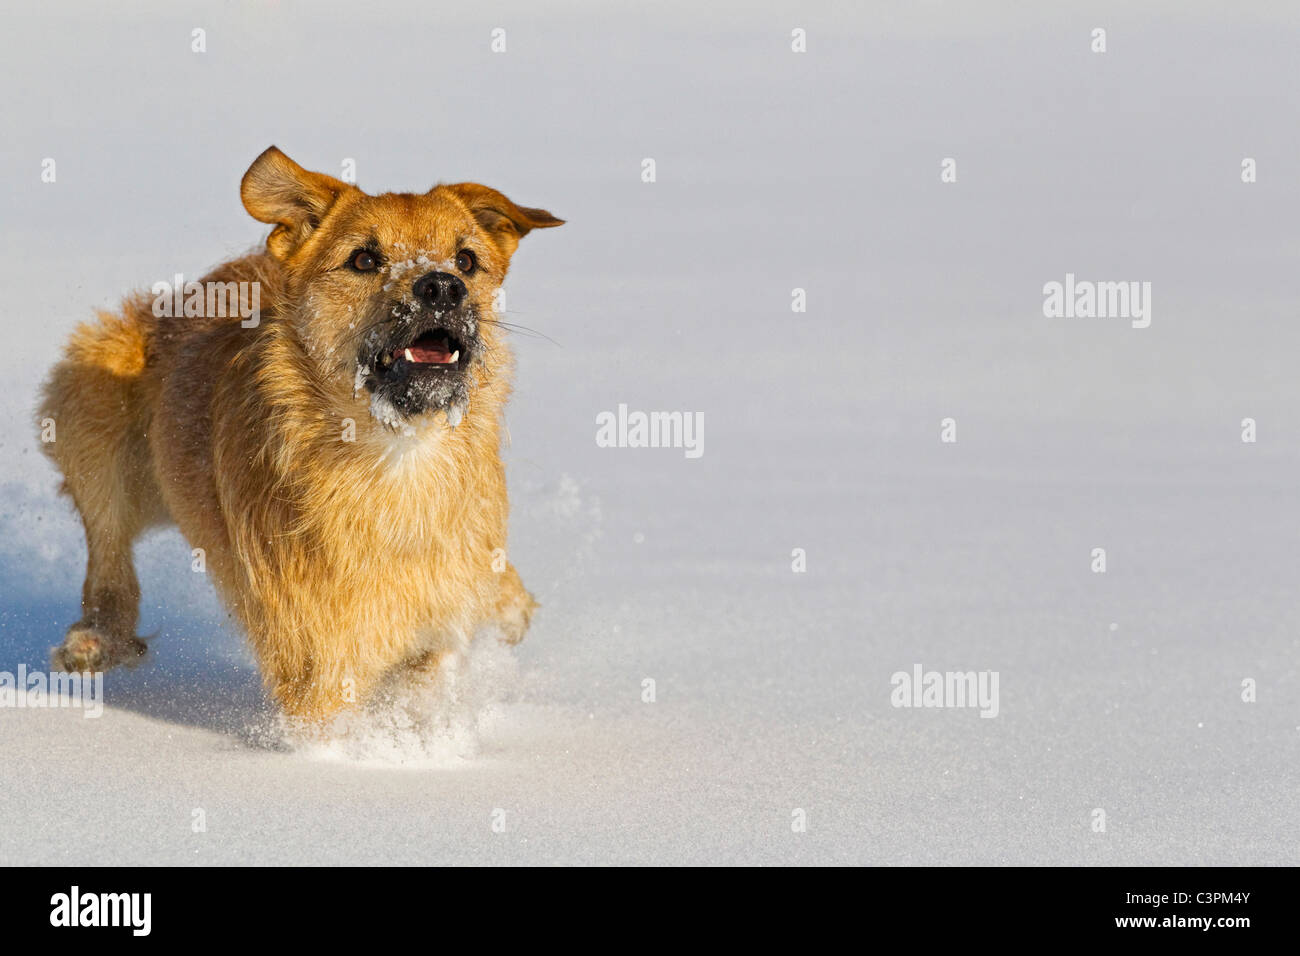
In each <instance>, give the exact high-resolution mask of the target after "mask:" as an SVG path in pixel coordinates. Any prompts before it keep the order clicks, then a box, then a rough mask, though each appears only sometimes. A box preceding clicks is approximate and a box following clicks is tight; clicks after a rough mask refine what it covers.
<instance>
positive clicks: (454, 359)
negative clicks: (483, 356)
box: [447, 349, 460, 365]
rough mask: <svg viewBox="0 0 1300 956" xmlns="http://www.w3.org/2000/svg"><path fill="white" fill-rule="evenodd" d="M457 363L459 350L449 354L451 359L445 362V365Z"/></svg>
mask: <svg viewBox="0 0 1300 956" xmlns="http://www.w3.org/2000/svg"><path fill="white" fill-rule="evenodd" d="M459 361H460V349H457V350H456V351H454V352H452V353H451V359H450V360H449V361H448V362H447V364H448V365H455V364H456V363H457V362H459Z"/></svg>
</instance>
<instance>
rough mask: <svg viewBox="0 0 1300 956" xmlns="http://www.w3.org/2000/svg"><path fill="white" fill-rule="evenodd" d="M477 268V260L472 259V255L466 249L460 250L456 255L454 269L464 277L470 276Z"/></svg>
mask: <svg viewBox="0 0 1300 956" xmlns="http://www.w3.org/2000/svg"><path fill="white" fill-rule="evenodd" d="M477 267H478V259H476V258H474V253H472V252H470V251H469V250H468V249H462V250H460V252H458V253H456V268H457V269H459V270H460V271H461V272H463V273H465V275H472V274H473V272H474V270H475V268H477Z"/></svg>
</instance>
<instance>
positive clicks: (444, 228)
mask: <svg viewBox="0 0 1300 956" xmlns="http://www.w3.org/2000/svg"><path fill="white" fill-rule="evenodd" d="M240 195H241V197H242V199H243V201H244V207H245V208H246V209H247V210H248V212H249V213H250V214H251V215H252V216H253V218H255V219H258V220H260V221H262V222H266V223H272V224H274V226H275V228H274V229H273V230H272V231H271V235H270V237H269V238H268V239H267V243H266V244H267V249H268V251H269V252H270V254H271V255H272V256H274V257H275V258H276V259H278V260H280V262H281V264H282V265H283V267H284V273H285V284H286V288H285V292H286V299H287V301H286V302H285V303H284V306H285V308H284V309H283V310H282V311H283V312H284V316H285V318H286V320H288V321H291V322H293V323H295V325H296V330H297V334H298V338H299V340H300V341H301V342H302V344H303V346H304V349H305V351H306V352H307V353H308V355H309V357H310V359H311V360H312V361H314V362H315V363H316V364H317V366H318V368H317V370H318V372H319V373H320V374H321V375H322V376H323V377H324V378H325V380H326V381H332V383H333V384H339V385H346V386H347V387H350V388H352V389H353V390H354V392H355V393H356V394H358V396H359V395H360V394H361V393H362V391H363V390H364V391H365V392H368V393H369V402H370V409H371V412H372V414H374V415H375V417H376V418H378V419H379V420H380V421H382V422H384V424H387V425H390V426H397V425H399V424H403V423H405V422H406V421H407V420H408V419H411V418H414V417H415V416H418V415H421V414H426V413H434V412H438V411H443V412H445V413H446V415H447V420H448V422H449V423H450V424H452V425H456V424H457V423H458V422H459V421H460V418H461V416H462V415H463V414H464V411H465V409H466V407H467V406H468V404H469V401H470V398H471V394H472V392H473V390H474V389H475V387H476V383H477V382H478V381H479V380H480V378H481V375H482V373H490V370H491V368H492V364H493V353H494V351H495V350H497V349H498V348H499V347H500V342H499V336H498V332H497V323H496V320H495V319H494V311H495V310H494V306H495V303H494V297H495V295H496V292H497V290H498V289H499V288H500V286H501V281H502V280H503V279H504V278H505V275H506V270H507V269H508V268H509V265H510V257H511V255H513V253H514V251H515V248H516V247H517V246H518V244H519V240H520V239H521V238H522V237H523V236H525V235H527V234H528V232H529V231H530V230H533V229H539V228H543V227H547V226H558V225H561V224H562V223H563V220H562V219H557V218H555V217H554V216H552V215H551V214H550V213H549V212H547V211H546V210H544V209H528V208H525V207H522V206H517V205H515V204H514V203H513V202H511V201H510V200H509V199H507V198H506V197H505V196H503V195H502V194H501V193H499V192H497V191H496V190H495V189H489V188H488V187H486V186H480V185H478V184H477V183H459V184H456V185H451V186H435V187H434V188H433V189H431V190H429V191H428V192H427V193H385V194H383V195H379V196H369V195H367V194H366V193H363V192H362V191H361V190H360V189H358V188H356V187H355V186H352V185H350V184H348V183H344V182H342V181H340V180H338V179H334V178H333V177H331V176H326V175H324V174H323V173H313V172H309V171H308V170H306V169H303V168H302V167H301V166H299V165H298V164H297V163H295V162H294V161H293V160H291V159H290V158H289V157H288V156H286V155H285V154H284V153H282V152H280V150H278V149H276V148H275V147H274V146H272V147H271V148H270V149H268V150H267V151H266V152H264V153H263V154H262V155H261V156H259V157H257V159H256V160H254V162H253V165H252V166H250V167H249V169H248V172H247V173H245V174H244V179H243V182H242V184H241V186H240Z"/></svg>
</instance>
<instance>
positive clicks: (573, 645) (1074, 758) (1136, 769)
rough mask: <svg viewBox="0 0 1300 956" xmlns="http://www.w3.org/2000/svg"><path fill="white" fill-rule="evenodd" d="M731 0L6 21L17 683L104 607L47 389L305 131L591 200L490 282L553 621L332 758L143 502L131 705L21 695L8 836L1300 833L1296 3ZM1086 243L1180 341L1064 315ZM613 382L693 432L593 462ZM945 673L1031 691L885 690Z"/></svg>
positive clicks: (1056, 840) (413, 173)
mask: <svg viewBox="0 0 1300 956" xmlns="http://www.w3.org/2000/svg"><path fill="white" fill-rule="evenodd" d="M698 6H699V5H696V4H689V3H685V2H681V3H675V4H669V5H663V4H656V5H654V6H653V8H652V9H653V12H651V10H649V9H648V10H647V11H645V12H642V13H637V14H629V13H620V14H619V15H618V17H617V18H611V15H610V14H609V13H608V12H606V11H605V10H604V9H603V5H599V6H598V5H596V4H580V5H570V6H567V7H564V6H561V7H559V8H558V10H556V11H548V12H546V13H542V12H539V9H538V5H536V4H518V5H514V4H505V5H497V6H496V7H494V8H493V9H491V10H488V11H483V10H479V9H476V8H444V7H435V6H431V5H429V4H422V3H412V4H410V5H406V6H401V7H385V6H384V5H383V4H366V5H360V6H358V5H351V4H347V5H345V4H311V5H310V6H308V5H305V4H292V3H279V4H262V3H248V4H240V5H228V4H219V5H218V4H210V5H197V6H195V7H194V9H190V10H185V9H183V8H178V7H174V6H168V7H166V8H165V9H164V10H162V12H150V11H148V8H147V7H145V6H143V5H140V4H137V3H131V2H127V3H120V4H113V5H108V6H104V5H91V4H86V5H84V6H81V7H76V6H74V7H72V8H69V9H66V10H64V11H63V12H56V11H54V10H52V9H46V8H41V7H30V8H28V9H26V10H25V11H23V12H20V13H15V14H7V15H6V18H7V19H6V30H5V32H4V35H3V37H0V63H3V66H2V67H0V70H3V76H4V78H5V80H6V82H7V86H8V87H9V94H8V95H7V97H6V99H7V107H6V111H7V112H6V118H7V120H8V122H7V123H6V136H5V137H4V139H3V141H2V142H0V172H3V178H4V181H5V183H6V188H5V190H4V193H3V198H2V199H0V204H2V205H0V243H2V245H0V250H2V252H3V254H2V255H0V278H2V279H3V286H2V287H3V289H4V297H5V307H4V310H3V313H2V314H0V332H3V333H4V347H3V349H2V350H0V353H2V354H0V370H2V371H3V373H4V376H5V381H6V383H7V387H6V388H5V390H4V392H3V396H2V397H0V401H2V403H3V404H2V405H0V488H2V491H3V495H2V498H0V501H2V504H0V588H2V589H3V590H2V592H0V594H2V596H0V671H8V672H14V671H16V670H17V668H18V667H19V666H20V665H25V666H26V667H27V668H28V669H38V670H40V669H44V667H45V664H46V659H47V652H48V649H49V647H50V646H52V645H54V644H56V643H58V642H59V640H60V639H61V637H62V634H63V630H64V629H65V628H66V626H67V625H68V624H69V623H70V622H71V621H72V620H74V619H75V617H76V616H77V613H78V612H77V601H78V597H79V589H80V584H81V574H82V567H83V562H84V546H83V544H82V541H81V536H80V528H79V526H78V524H77V522H76V519H75V517H74V515H73V513H72V511H71V509H70V506H69V505H68V504H67V503H65V502H63V501H60V500H58V499H56V498H55V496H54V488H55V483H56V479H55V476H54V473H53V471H52V469H51V468H50V467H49V466H48V465H47V463H46V462H45V460H44V459H43V457H42V456H41V455H40V454H39V450H38V447H37V441H36V437H35V425H34V423H33V421H32V414H31V409H32V406H33V403H34V395H35V391H36V388H37V386H38V383H39V381H40V379H41V378H42V376H43V375H44V373H45V371H46V369H47V368H48V367H49V365H50V364H51V363H52V362H53V360H54V359H55V357H56V355H57V354H58V350H59V348H60V346H61V343H62V341H63V340H64V338H65V337H66V335H67V333H68V332H69V331H70V329H71V328H72V326H73V325H74V324H75V323H76V322H77V321H79V320H81V319H83V318H85V317H87V316H88V315H89V314H90V312H91V310H92V309H93V308H94V307H99V306H111V305H112V304H113V303H114V302H115V301H116V299H117V298H118V297H119V296H120V295H121V294H122V293H124V292H126V291H127V290H128V289H131V288H134V287H140V286H147V285H149V284H151V283H153V282H155V281H158V280H160V279H167V278H170V277H171V276H172V275H173V274H174V273H176V272H178V271H180V272H184V273H185V274H186V275H187V276H188V277H197V276H198V275H199V274H201V273H202V272H203V271H204V270H205V269H206V268H207V267H208V266H210V265H211V264H213V263H215V262H217V261H219V260H221V259H222V258H224V257H227V256H229V255H232V254H234V253H236V252H238V251H240V250H241V249H243V248H245V247H247V246H250V245H252V244H253V243H254V242H255V241H256V240H257V239H258V237H259V236H260V235H261V232H260V228H261V227H259V226H258V224H256V223H254V222H253V221H252V220H251V219H249V218H248V217H247V216H246V214H245V213H244V212H243V210H242V208H241V207H240V204H239V201H238V194H237V183H238V178H239V176H240V175H241V174H242V172H243V170H244V169H245V167H246V166H247V164H248V163H249V162H250V161H251V160H252V158H253V157H254V156H256V155H257V154H258V152H260V151H261V150H262V149H263V148H265V147H266V146H267V145H268V144H270V143H275V144H277V145H279V146H280V147H281V148H283V149H284V150H285V151H286V152H288V153H289V154H290V155H291V156H293V157H294V158H295V159H297V160H298V161H299V162H301V163H303V164H304V165H307V166H309V167H311V168H317V169H322V170H325V171H328V172H335V173H337V172H338V171H339V170H340V168H341V166H340V164H341V163H342V162H343V161H344V160H345V159H347V158H352V159H355V161H356V164H357V170H358V179H359V181H360V184H361V185H362V186H363V187H365V188H369V189H372V190H383V189H423V188H427V187H428V186H429V185H432V183H433V182H435V181H438V180H443V181H458V180H462V179H473V180H479V181H483V182H486V183H488V184H490V185H493V186H496V187H499V188H501V189H502V190H503V191H505V192H506V193H507V194H508V195H510V196H511V197H512V198H514V199H516V200H518V201H520V202H521V203H524V204H528V205H536V206H544V207H546V208H548V209H550V210H551V211H553V212H555V213H556V214H558V215H560V216H562V217H564V218H566V219H567V220H568V224H567V225H566V226H564V227H563V228H562V229H559V230H555V231H548V232H545V233H537V234H534V235H532V236H529V237H527V238H526V239H525V240H524V242H523V243H522V245H521V248H520V250H519V253H518V254H517V256H516V258H515V265H514V268H513V272H512V275H511V279H510V282H509V284H508V309H509V311H510V312H511V313H512V318H511V321H514V322H517V323H521V324H523V325H526V326H529V327H531V328H533V329H536V330H538V331H539V332H541V333H544V334H545V336H548V337H549V338H541V337H531V336H519V337H517V338H516V340H515V345H516V351H517V354H518V359H519V363H518V364H519V375H518V380H517V391H516V397H515V399H514V402H513V405H512V406H511V409H510V413H509V416H508V424H509V431H510V435H511V447H510V448H509V450H508V452H507V456H508V468H509V473H510V478H511V490H512V496H513V497H512V501H513V522H512V532H511V553H512V558H513V560H514V561H515V563H516V564H517V566H518V567H519V568H520V571H521V573H522V574H523V577H524V580H525V582H526V583H527V584H528V585H529V586H530V587H531V588H532V589H533V590H534V592H535V593H536V594H537V595H538V597H539V598H540V600H541V601H542V603H543V605H544V608H543V611H542V612H541V614H540V615H539V617H538V618H537V619H536V622H535V624H534V628H533V630H532V631H531V633H530V634H529V636H528V638H527V639H526V640H525V642H524V643H523V644H522V645H520V646H519V648H518V649H516V650H506V649H503V648H500V647H498V646H496V645H494V644H490V643H489V644H484V645H482V646H480V647H479V648H478V649H477V650H476V651H475V653H474V654H473V655H472V657H471V659H470V660H468V661H466V662H465V664H464V667H463V669H462V671H461V672H460V673H459V674H458V675H457V678H456V681H455V683H454V686H452V687H450V688H447V689H446V690H445V692H444V694H443V695H442V696H441V697H433V696H426V698H425V699H419V700H406V701H404V702H402V703H400V704H393V705H391V706H389V707H387V708H386V709H385V710H384V711H382V712H381V713H379V714H376V715H372V716H371V717H369V718H367V719H366V720H364V721H360V722H358V726H354V727H352V728H350V732H349V733H348V735H347V736H346V738H345V739H344V740H343V741H341V742H339V743H338V744H336V745H334V746H332V747H328V748H322V747H315V748H309V747H302V746H294V745H293V744H292V743H291V742H290V741H288V740H286V738H285V736H284V735H283V734H282V732H281V731H280V730H279V727H278V724H277V721H276V718H275V715H274V714H273V713H272V712H271V711H270V709H269V708H268V706H267V704H266V702H265V700H264V699H263V697H262V695H261V691H260V688H259V682H258V678H257V675H256V673H255V670H254V668H253V665H252V662H251V658H250V656H249V654H248V652H247V651H246V649H245V648H244V646H243V643H242V638H241V636H240V635H239V633H238V632H237V629H236V628H234V626H233V625H232V624H231V623H230V622H229V621H228V620H227V619H226V616H225V613H224V611H223V610H222V609H221V608H220V607H219V605H218V603H217V601H216V599H215V597H214V596H213V594H212V592H211V589H210V586H209V585H208V583H207V581H206V580H205V579H204V578H203V576H202V575H198V574H194V573H192V572H191V570H190V559H189V551H188V546H187V545H186V544H185V543H184V542H183V541H182V540H181V539H180V538H179V536H177V535H176V533H175V532H164V533H158V534H156V535H154V536H151V537H149V538H147V539H145V540H144V541H142V542H141V544H140V545H139V547H138V549H137V557H138V561H139V566H140V571H141V578H142V581H143V585H144V590H145V607H144V620H143V622H142V629H143V631H144V632H145V633H146V634H156V635H157V636H156V637H155V638H154V639H153V641H152V644H151V650H150V654H149V658H148V659H147V661H146V662H145V663H144V664H143V665H142V666H140V667H139V668H138V669H136V670H134V671H129V672H113V673H110V674H109V675H108V676H107V678H106V684H105V699H106V709H105V711H104V713H103V715H102V716H101V717H99V718H98V719H85V718H84V717H83V716H82V715H81V713H80V712H79V711H76V710H70V709H66V710H58V709H15V708H0V767H2V768H3V770H2V771H0V862H3V863H97V864H107V863H155V862H161V863H190V862H193V863H200V864H203V863H237V862H253V863H299V862H308V863H344V862H360V863H551V862H560V863H579V862H584V863H610V862H619V863H622V862H650V863H683V862H692V863H719V862H724V863H730V862H748V863H767V864H779V863H1032V864H1037V863H1066V864H1147V863H1188V864H1190V863H1222V864H1247V863H1274V864H1281V863H1294V862H1296V860H1297V849H1298V847H1300V807H1298V804H1297V801H1296V799H1295V793H1296V791H1297V785H1298V784H1300V775H1298V774H1297V771H1296V766H1297V763H1298V762H1300V673H1298V672H1297V634H1298V633H1300V613H1298V610H1297V601H1296V586H1295V585H1296V578H1297V574H1298V573H1300V536H1298V532H1297V529H1298V528H1300V500H1298V498H1297V495H1298V493H1300V489H1298V487H1297V485H1298V484H1300V482H1298V480H1297V479H1298V477H1300V416H1298V415H1297V408H1298V407H1300V376H1298V375H1297V360H1296V356H1297V352H1298V349H1297V347H1298V346H1300V331H1297V327H1296V321H1297V313H1296V309H1297V295H1296V290H1295V280H1294V275H1295V271H1296V263H1297V260H1298V257H1300V243H1298V242H1297V239H1296V225H1295V224H1296V222H1297V221H1298V216H1297V212H1298V209H1297V205H1298V203H1300V176H1298V175H1297V170H1298V168H1300V167H1298V166H1297V163H1298V162H1300V160H1298V159H1297V157H1300V128H1297V126H1296V124H1295V122H1294V118H1295V116H1296V115H1297V110H1298V108H1300V84H1297V83H1296V82H1295V61H1294V49H1295V42H1296V38H1297V30H1298V29H1300V12H1297V11H1296V10H1295V8H1294V6H1293V5H1291V4H1284V3H1276V4H1269V3H1256V4H1251V5H1249V7H1250V9H1249V10H1246V9H1242V8H1223V7H1220V6H1219V5H1211V4H1184V3H1174V2H1172V0H1170V2H1161V3H1152V4H1142V5H1141V7H1142V8H1143V11H1144V12H1141V13H1139V12H1137V11H1135V10H1133V9H1132V5H1130V4H1119V3H1116V4H1097V3H1090V4H1086V5H1085V4H1079V5H1074V6H1069V5H1062V4H1051V5H1045V7H1044V9H1041V10H1034V9H1021V7H1022V6H1024V7H1029V6H1030V5H1014V6H1013V5H1011V4H992V5H978V7H979V9H973V8H974V7H976V6H977V5H971V4H962V3H952V4H924V5H902V4H883V3H882V4H879V5H876V4H868V5H850V4H838V5H824V6H812V7H810V8H808V9H806V10H797V9H795V8H793V7H789V6H787V5H784V4H757V5H756V4H749V3H747V4H736V5H734V7H733V8H732V9H730V10H712V11H704V10H701V9H699V8H698ZM1225 10H1230V11H1231V18H1228V16H1227V14H1226V13H1224V12H1223V11H1225ZM196 27H198V28H203V29H204V30H206V45H207V52H206V53H201V54H200V53H193V52H191V31H192V30H193V29H194V28H196ZM496 27H502V28H504V29H505V30H506V39H507V51H506V52H505V53H493V52H492V51H491V48H490V44H491V41H492V35H491V31H492V30H493V28H496ZM796 27H798V28H803V29H806V31H807V37H808V39H807V52H806V53H802V54H796V53H793V52H791V49H790V44H791V30H792V29H794V28H796ZM1095 27H1103V28H1105V29H1106V30H1107V44H1108V49H1107V52H1105V53H1104V54H1100V53H1093V52H1091V51H1090V49H1089V46H1090V43H1091V31H1092V30H1093V28H1095ZM47 157H48V158H54V159H55V160H56V162H57V181H56V182H55V183H52V184H51V183H42V182H41V162H42V160H43V159H45V158H47ZM647 157H649V158H653V159H654V160H655V161H656V172H657V180H656V181H655V182H654V183H644V182H642V181H641V168H642V160H643V159H645V158H647ZM946 157H951V158H954V159H955V160H956V163H957V171H958V178H957V182H955V183H947V184H945V183H941V182H940V171H941V170H940V163H941V161H942V160H943V159H944V158H946ZM1246 157H1251V158H1253V159H1255V160H1256V162H1257V170H1258V181H1257V182H1255V183H1251V184H1246V183H1243V182H1242V181H1241V167H1242V160H1243V159H1244V158H1246ZM1067 273H1073V274H1075V275H1076V276H1078V277H1079V278H1080V279H1092V280H1137V281H1147V282H1150V283H1151V285H1152V300H1151V304H1152V311H1151V324H1150V327H1149V328H1141V329H1139V328H1133V327H1132V325H1131V323H1130V322H1129V321H1128V320H1127V319H1083V318H1069V319H1067V318H1059V319H1049V318H1045V317H1044V315H1043V292H1042V288H1043V285H1044V283H1047V282H1051V281H1064V279H1065V276H1066V274H1067ZM796 288H800V289H804V290H805V291H806V296H807V311H806V312H803V313H795V312H792V311H791V296H792V290H793V289H796ZM552 340H553V341H552ZM620 404H626V405H627V406H629V408H631V409H633V410H637V409H639V410H647V411H649V410H663V411H672V410H678V411H684V412H698V413H702V415H703V418H704V422H705V429H704V433H703V434H704V441H703V454H702V455H701V456H700V457H698V458H689V457H687V456H686V455H685V454H684V453H683V450H681V449H628V448H600V447H597V444H596V442H595V433H596V417H597V415H599V414H600V413H601V412H605V411H616V410H617V408H618V406H619V405H620ZM945 418H952V419H954V420H955V422H956V429H957V437H958V440H957V441H956V442H955V443H944V442H941V441H940V431H941V427H940V423H941V421H942V420H943V419H945ZM1245 418H1251V419H1254V420H1255V422H1256V423H1257V433H1258V440H1257V441H1256V442H1254V443H1246V442H1243V441H1242V440H1241V431H1242V420H1243V419H1245ZM1095 548H1104V549H1105V550H1106V558H1107V570H1106V573H1105V574H1096V573H1093V571H1092V570H1091V567H1090V565H1091V564H1092V562H1093V557H1092V554H1093V549H1095ZM794 549H803V551H804V553H805V554H806V571H804V572H802V573H796V572H794V571H793V570H792V561H793V560H794V559H793V558H792V551H793V550H794ZM357 586H358V587H369V586H376V584H375V582H364V581H359V582H357ZM915 665H921V666H922V667H923V668H924V669H926V670H938V671H996V672H997V673H998V675H999V685H998V686H999V701H998V713H997V716H996V717H993V718H990V719H982V718H981V717H980V716H979V714H978V713H977V711H975V710H973V709H914V708H896V707H894V706H892V705H891V690H892V687H891V677H892V675H894V674H895V673H896V672H899V671H905V672H910V671H911V670H912V668H913V667H914V666H915ZM647 679H649V680H652V681H653V682H654V684H653V687H654V691H655V694H654V697H655V699H654V702H653V703H647V702H645V701H644V700H643V696H644V694H645V690H644V688H645V687H646V686H647V685H646V684H645V682H646V681H647ZM1248 680H1249V681H1253V682H1254V687H1255V695H1256V699H1255V700H1254V701H1253V702H1247V701H1244V700H1243V681H1248ZM1247 696H1249V695H1247ZM1098 810H1101V811H1104V813H1105V830H1104V832H1097V830H1096V829H1095V827H1096V822H1097V821H1098V820H1099V819H1100V818H1099V817H1098V815H1097V811H1098ZM798 811H802V814H800V813H799V812H798ZM801 819H802V820H805V821H806V829H802V830H801V829H800V828H799V827H798V826H797V824H798V823H799V821H800V820H801ZM196 820H201V821H202V823H203V829H202V831H201V832H195V821H196Z"/></svg>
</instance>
